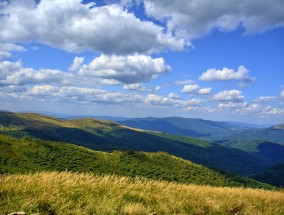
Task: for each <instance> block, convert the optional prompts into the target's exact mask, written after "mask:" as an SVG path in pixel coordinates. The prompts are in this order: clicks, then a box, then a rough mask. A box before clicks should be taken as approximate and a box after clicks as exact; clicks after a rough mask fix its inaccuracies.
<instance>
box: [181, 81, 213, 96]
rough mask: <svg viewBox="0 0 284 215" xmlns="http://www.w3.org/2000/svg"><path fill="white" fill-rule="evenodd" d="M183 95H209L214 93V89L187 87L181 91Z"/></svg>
mask: <svg viewBox="0 0 284 215" xmlns="http://www.w3.org/2000/svg"><path fill="white" fill-rule="evenodd" d="M181 92H182V93H187V94H196V95H209V94H211V93H212V88H211V87H207V88H200V87H199V86H198V85H197V84H190V85H185V86H184V87H183V89H182V90H181Z"/></svg>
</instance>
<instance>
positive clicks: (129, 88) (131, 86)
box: [123, 83, 151, 91]
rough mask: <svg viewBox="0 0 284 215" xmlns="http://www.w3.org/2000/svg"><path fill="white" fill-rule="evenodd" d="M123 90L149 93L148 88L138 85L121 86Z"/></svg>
mask: <svg viewBox="0 0 284 215" xmlns="http://www.w3.org/2000/svg"><path fill="white" fill-rule="evenodd" d="M123 89H124V90H138V91H150V90H151V89H150V88H147V87H145V86H143V85H142V84H140V83H136V84H125V85H123Z"/></svg>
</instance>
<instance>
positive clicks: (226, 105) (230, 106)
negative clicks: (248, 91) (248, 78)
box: [218, 102, 248, 109]
mask: <svg viewBox="0 0 284 215" xmlns="http://www.w3.org/2000/svg"><path fill="white" fill-rule="evenodd" d="M245 107H248V103H247V102H243V103H235V102H227V103H220V104H219V105H218V108H221V109H236V108H245Z"/></svg>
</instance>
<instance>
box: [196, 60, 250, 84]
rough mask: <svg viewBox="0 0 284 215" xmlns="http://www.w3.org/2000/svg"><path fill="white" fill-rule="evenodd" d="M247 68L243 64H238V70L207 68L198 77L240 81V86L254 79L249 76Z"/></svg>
mask: <svg viewBox="0 0 284 215" xmlns="http://www.w3.org/2000/svg"><path fill="white" fill-rule="evenodd" d="M248 73H249V70H248V69H247V68H246V67H245V66H242V65H241V66H239V68H238V70H237V71H235V70H233V69H228V68H223V69H222V70H216V69H208V70H207V71H206V72H204V73H202V75H201V76H200V77H199V80H201V81H230V80H239V81H241V83H240V86H242V87H244V86H246V85H248V84H251V83H253V82H254V81H255V78H254V77H250V76H249V74H248Z"/></svg>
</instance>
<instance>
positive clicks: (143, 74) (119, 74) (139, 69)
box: [79, 55, 171, 84]
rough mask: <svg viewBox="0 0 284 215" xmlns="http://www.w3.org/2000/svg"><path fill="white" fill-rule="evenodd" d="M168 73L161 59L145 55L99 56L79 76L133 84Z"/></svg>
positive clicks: (167, 68) (83, 67)
mask: <svg viewBox="0 0 284 215" xmlns="http://www.w3.org/2000/svg"><path fill="white" fill-rule="evenodd" d="M170 71H171V68H170V66H168V65H166V63H165V61H164V59H163V58H151V57H149V56H145V55H130V56H115V55H112V56H107V55H101V56H100V57H97V58H95V59H94V60H93V61H92V62H91V63H90V64H88V65H83V66H82V67H81V69H80V71H79V74H80V75H84V76H90V77H97V78H102V79H110V80H117V81H119V82H121V83H125V84H133V83H139V82H146V81H150V80H152V79H155V78H157V77H158V76H160V75H162V74H164V73H167V72H170Z"/></svg>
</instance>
